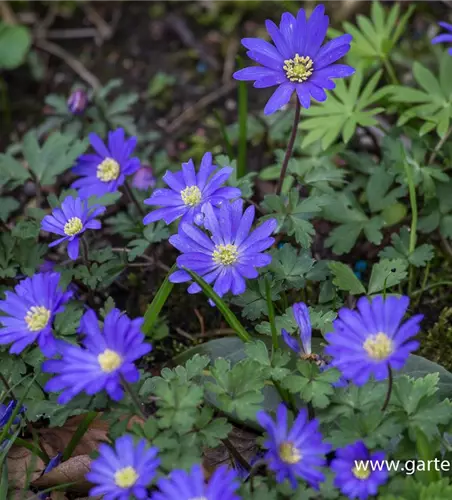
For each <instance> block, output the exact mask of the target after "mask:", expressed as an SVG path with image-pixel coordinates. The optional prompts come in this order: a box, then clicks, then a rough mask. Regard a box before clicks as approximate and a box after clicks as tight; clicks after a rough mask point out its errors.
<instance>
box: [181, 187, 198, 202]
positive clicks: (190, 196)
mask: <svg viewBox="0 0 452 500" xmlns="http://www.w3.org/2000/svg"><path fill="white" fill-rule="evenodd" d="M180 196H181V198H182V201H183V202H184V203H185V205H187V206H188V207H196V205H199V204H200V202H201V198H202V194H201V190H200V189H199V187H198V186H188V187H186V188H185V189H183V190H182V191H181V192H180Z"/></svg>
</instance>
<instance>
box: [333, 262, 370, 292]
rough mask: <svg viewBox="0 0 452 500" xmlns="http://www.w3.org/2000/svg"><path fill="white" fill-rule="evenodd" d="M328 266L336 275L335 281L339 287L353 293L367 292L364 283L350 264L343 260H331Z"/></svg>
mask: <svg viewBox="0 0 452 500" xmlns="http://www.w3.org/2000/svg"><path fill="white" fill-rule="evenodd" d="M328 267H329V268H330V270H331V272H332V274H333V276H334V279H333V283H334V284H335V285H336V286H337V287H338V288H340V289H341V290H345V291H347V292H350V293H351V294H352V295H359V294H362V293H366V289H365V288H364V285H363V284H362V283H361V281H360V280H359V279H358V278H357V277H356V275H355V273H354V272H353V271H352V269H351V268H350V267H349V266H347V265H346V264H343V263H342V262H330V263H329V264H328Z"/></svg>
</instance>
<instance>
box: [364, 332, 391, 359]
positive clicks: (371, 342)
mask: <svg viewBox="0 0 452 500" xmlns="http://www.w3.org/2000/svg"><path fill="white" fill-rule="evenodd" d="M363 347H364V350H365V351H366V352H367V354H368V355H369V356H370V357H371V358H372V359H375V360H376V361H382V360H383V359H386V358H387V357H388V356H389V355H390V354H392V352H393V350H394V345H393V342H392V340H391V339H390V338H389V337H388V336H387V335H386V333H383V332H378V333H377V334H375V335H371V336H370V337H369V338H368V339H367V340H366V341H365V342H364V345H363Z"/></svg>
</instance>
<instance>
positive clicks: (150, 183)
mask: <svg viewBox="0 0 452 500" xmlns="http://www.w3.org/2000/svg"><path fill="white" fill-rule="evenodd" d="M155 182H156V181H155V177H154V174H153V173H152V168H151V167H149V166H146V165H143V166H141V167H140V168H139V169H138V170H137V172H136V173H135V175H134V176H133V180H132V186H133V187H134V188H137V189H140V190H142V191H146V190H148V189H149V188H151V187H154V186H155Z"/></svg>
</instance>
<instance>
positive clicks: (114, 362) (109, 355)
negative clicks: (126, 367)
mask: <svg viewBox="0 0 452 500" xmlns="http://www.w3.org/2000/svg"><path fill="white" fill-rule="evenodd" d="M97 361H99V365H100V367H101V369H102V371H103V372H104V373H111V372H114V371H115V370H117V369H118V368H119V367H120V366H121V364H122V358H121V356H120V355H119V354H118V353H117V352H115V351H112V350H111V349H105V351H104V352H102V353H101V354H99V356H97Z"/></svg>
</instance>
